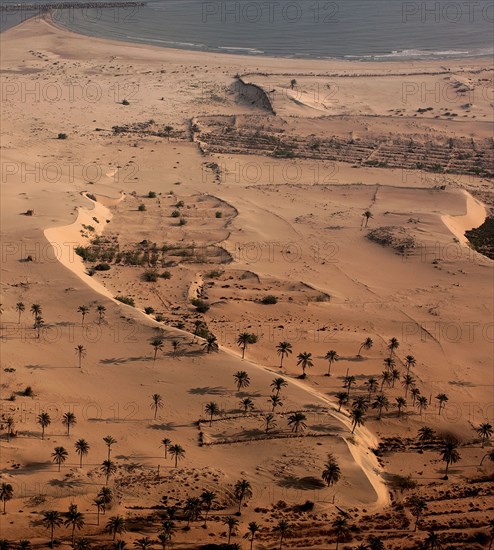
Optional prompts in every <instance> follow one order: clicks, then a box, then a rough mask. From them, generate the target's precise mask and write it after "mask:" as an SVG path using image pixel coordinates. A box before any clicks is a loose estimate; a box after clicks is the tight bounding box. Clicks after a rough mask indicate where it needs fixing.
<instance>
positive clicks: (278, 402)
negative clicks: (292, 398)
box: [268, 395, 283, 412]
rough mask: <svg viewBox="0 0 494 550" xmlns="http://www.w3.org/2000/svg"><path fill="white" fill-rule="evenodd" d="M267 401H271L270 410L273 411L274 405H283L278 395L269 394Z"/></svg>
mask: <svg viewBox="0 0 494 550" xmlns="http://www.w3.org/2000/svg"><path fill="white" fill-rule="evenodd" d="M268 401H271V412H274V410H275V408H276V407H281V406H282V405H283V402H282V401H281V397H280V396H278V395H270V396H269V399H268Z"/></svg>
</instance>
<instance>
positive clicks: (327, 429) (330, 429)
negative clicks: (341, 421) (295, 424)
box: [307, 424, 343, 435]
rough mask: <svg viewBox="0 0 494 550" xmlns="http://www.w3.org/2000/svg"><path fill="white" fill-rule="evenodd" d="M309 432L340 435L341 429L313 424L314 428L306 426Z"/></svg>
mask: <svg viewBox="0 0 494 550" xmlns="http://www.w3.org/2000/svg"><path fill="white" fill-rule="evenodd" d="M307 427H308V428H309V430H312V431H314V432H322V433H334V434H335V435H336V434H337V433H341V432H342V431H343V429H342V428H341V427H340V426H327V425H325V424H314V426H307Z"/></svg>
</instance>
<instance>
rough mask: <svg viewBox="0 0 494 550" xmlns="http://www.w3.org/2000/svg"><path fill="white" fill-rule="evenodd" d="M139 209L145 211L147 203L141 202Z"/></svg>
mask: <svg viewBox="0 0 494 550" xmlns="http://www.w3.org/2000/svg"><path fill="white" fill-rule="evenodd" d="M137 210H139V212H144V211H145V210H146V205H145V204H140V205H139V208H138V209H137Z"/></svg>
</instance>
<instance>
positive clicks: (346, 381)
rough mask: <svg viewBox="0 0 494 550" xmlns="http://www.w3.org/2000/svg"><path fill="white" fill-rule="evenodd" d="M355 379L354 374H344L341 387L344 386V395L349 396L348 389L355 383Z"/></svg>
mask: <svg viewBox="0 0 494 550" xmlns="http://www.w3.org/2000/svg"><path fill="white" fill-rule="evenodd" d="M356 382H357V380H356V378H355V376H352V375H351V374H350V375H348V374H347V375H346V376H345V377H344V378H343V387H344V388H346V395H347V397H350V389H351V387H352V386H354V385H355V384H356Z"/></svg>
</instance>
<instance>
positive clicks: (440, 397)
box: [436, 393, 448, 416]
mask: <svg viewBox="0 0 494 550" xmlns="http://www.w3.org/2000/svg"><path fill="white" fill-rule="evenodd" d="M436 399H437V401H438V403H439V416H441V410H442V408H443V407H444V404H445V403H446V402H447V401H448V396H447V395H446V394H445V393H439V394H438V395H436Z"/></svg>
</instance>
